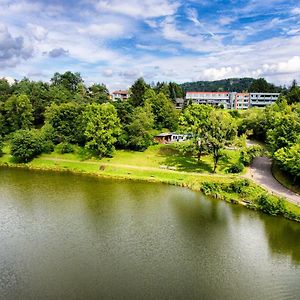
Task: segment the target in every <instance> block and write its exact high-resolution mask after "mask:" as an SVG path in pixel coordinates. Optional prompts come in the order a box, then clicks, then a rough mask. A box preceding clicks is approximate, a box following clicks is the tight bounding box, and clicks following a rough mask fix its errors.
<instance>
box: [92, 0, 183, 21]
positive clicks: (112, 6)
mask: <svg viewBox="0 0 300 300" xmlns="http://www.w3.org/2000/svg"><path fill="white" fill-rule="evenodd" d="M179 5H180V4H179V2H177V1H170V0H143V1H140V0H127V1H123V0H110V1H104V0H101V1H98V3H97V4H96V8H97V9H98V10H99V12H110V13H118V14H122V15H127V16H130V17H135V18H145V19H146V18H155V17H162V16H169V15H173V14H174V13H175V12H176V10H177V8H178V7H179Z"/></svg>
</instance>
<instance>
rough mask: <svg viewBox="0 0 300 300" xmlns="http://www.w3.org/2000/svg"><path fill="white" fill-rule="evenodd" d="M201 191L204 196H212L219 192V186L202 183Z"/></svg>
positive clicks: (212, 183)
mask: <svg viewBox="0 0 300 300" xmlns="http://www.w3.org/2000/svg"><path fill="white" fill-rule="evenodd" d="M201 191H202V192H203V194H204V195H212V194H217V193H218V192H220V185H219V184H217V183H214V182H203V183H202V185H201Z"/></svg>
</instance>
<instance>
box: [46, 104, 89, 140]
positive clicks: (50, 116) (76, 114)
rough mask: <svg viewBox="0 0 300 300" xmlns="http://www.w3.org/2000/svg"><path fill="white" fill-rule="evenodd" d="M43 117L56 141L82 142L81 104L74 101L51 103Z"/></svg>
mask: <svg viewBox="0 0 300 300" xmlns="http://www.w3.org/2000/svg"><path fill="white" fill-rule="evenodd" d="M45 117H46V118H45V122H46V124H49V125H51V126H52V128H53V134H54V140H55V142H56V143H61V142H68V143H79V144H82V143H83V141H84V136H83V121H82V106H80V105H79V104H77V103H75V102H68V103H62V104H61V105H57V104H55V103H52V104H51V106H50V107H48V108H47V111H46V113H45Z"/></svg>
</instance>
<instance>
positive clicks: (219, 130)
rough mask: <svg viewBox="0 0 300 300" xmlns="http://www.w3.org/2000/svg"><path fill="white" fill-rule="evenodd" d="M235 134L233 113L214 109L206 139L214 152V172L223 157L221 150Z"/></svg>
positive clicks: (210, 116) (211, 113)
mask: <svg viewBox="0 0 300 300" xmlns="http://www.w3.org/2000/svg"><path fill="white" fill-rule="evenodd" d="M235 135H236V127H235V122H234V119H233V118H232V117H231V115H230V114H229V113H228V112H227V111H224V110H212V111H211V112H210V115H209V124H208V131H207V134H206V139H207V143H208V145H209V147H210V149H211V151H212V154H213V159H214V170H213V172H214V173H215V172H216V169H217V164H218V161H219V159H220V157H221V150H223V149H224V148H225V146H226V145H229V144H230V143H231V142H232V141H233V138H234V137H235Z"/></svg>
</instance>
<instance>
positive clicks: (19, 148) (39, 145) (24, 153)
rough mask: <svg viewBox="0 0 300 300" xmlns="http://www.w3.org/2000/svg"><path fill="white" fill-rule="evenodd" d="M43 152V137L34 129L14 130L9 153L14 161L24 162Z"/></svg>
mask: <svg viewBox="0 0 300 300" xmlns="http://www.w3.org/2000/svg"><path fill="white" fill-rule="evenodd" d="M42 152H43V137H42V135H41V133H40V132H39V131H38V130H36V129H31V130H19V131H16V132H15V133H14V135H13V137H12V140H11V154H12V156H13V158H14V160H15V161H16V162H20V163H26V162H29V161H31V160H32V159H33V158H35V157H36V156H38V155H39V154H41V153H42Z"/></svg>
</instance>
